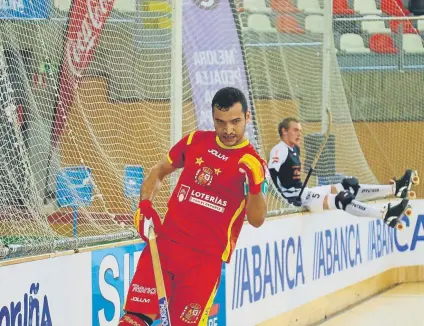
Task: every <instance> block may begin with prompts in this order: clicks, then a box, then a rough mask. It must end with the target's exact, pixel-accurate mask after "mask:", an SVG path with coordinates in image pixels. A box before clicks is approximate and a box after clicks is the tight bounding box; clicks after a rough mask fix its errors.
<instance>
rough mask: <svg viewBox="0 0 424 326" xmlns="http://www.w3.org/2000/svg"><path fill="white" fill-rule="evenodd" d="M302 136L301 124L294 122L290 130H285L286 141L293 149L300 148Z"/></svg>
mask: <svg viewBox="0 0 424 326" xmlns="http://www.w3.org/2000/svg"><path fill="white" fill-rule="evenodd" d="M301 136H302V127H301V126H300V123H298V122H295V121H292V122H290V126H289V129H288V130H286V129H283V137H284V141H285V142H286V144H287V145H289V146H290V147H293V146H295V145H297V146H299V144H300V137H301Z"/></svg>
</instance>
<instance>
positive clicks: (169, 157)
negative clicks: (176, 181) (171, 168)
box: [166, 153, 174, 164]
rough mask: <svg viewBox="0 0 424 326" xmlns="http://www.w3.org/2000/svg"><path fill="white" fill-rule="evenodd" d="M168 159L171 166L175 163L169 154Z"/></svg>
mask: <svg viewBox="0 0 424 326" xmlns="http://www.w3.org/2000/svg"><path fill="white" fill-rule="evenodd" d="M166 157H167V158H168V162H169V164H172V163H174V161H173V160H172V159H171V156H169V153H168V155H167V156H166Z"/></svg>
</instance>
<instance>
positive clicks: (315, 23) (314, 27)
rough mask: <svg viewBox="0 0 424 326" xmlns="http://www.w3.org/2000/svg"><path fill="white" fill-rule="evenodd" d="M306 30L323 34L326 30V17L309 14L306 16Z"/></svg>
mask: <svg viewBox="0 0 424 326" xmlns="http://www.w3.org/2000/svg"><path fill="white" fill-rule="evenodd" d="M305 30H307V31H308V32H311V33H318V34H322V33H323V32H324V17H322V16H320V15H309V16H307V17H306V18H305Z"/></svg>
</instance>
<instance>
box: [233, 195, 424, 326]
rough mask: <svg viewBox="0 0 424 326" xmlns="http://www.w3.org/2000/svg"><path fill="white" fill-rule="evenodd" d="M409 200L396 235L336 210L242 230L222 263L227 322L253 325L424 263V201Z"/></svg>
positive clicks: (381, 225) (380, 224)
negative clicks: (229, 256) (228, 259)
mask: <svg viewBox="0 0 424 326" xmlns="http://www.w3.org/2000/svg"><path fill="white" fill-rule="evenodd" d="M411 203H412V206H413V215H412V216H411V217H409V218H408V217H406V216H404V217H403V220H404V222H405V225H406V228H405V230H404V231H397V230H394V229H391V228H389V227H387V226H386V225H385V224H384V223H383V222H382V220H378V219H371V218H357V217H354V216H351V215H348V214H347V213H345V212H341V211H331V212H326V213H323V214H313V215H303V216H294V217H288V218H282V219H278V220H273V221H269V222H266V223H265V224H264V225H263V226H262V227H261V228H260V229H255V228H253V227H251V226H249V225H245V226H244V227H243V229H242V232H241V235H240V239H239V242H238V243H237V248H236V250H235V252H234V254H233V258H232V261H231V263H230V264H229V265H228V266H227V273H226V282H227V287H226V297H227V298H226V300H227V325H239V324H242V325H245V326H250V325H252V326H253V325H257V324H259V323H261V322H264V321H266V320H268V319H270V318H272V317H275V316H278V315H280V314H282V313H284V312H286V311H289V310H291V309H294V308H296V307H298V306H301V305H303V304H305V303H308V302H311V301H312V300H315V299H317V298H319V297H322V296H325V295H327V294H330V293H332V292H334V291H337V290H340V289H342V288H345V287H347V286H350V285H353V284H355V283H358V282H361V281H363V280H365V279H367V278H370V277H372V276H374V275H377V274H379V273H382V272H384V271H386V270H388V269H390V268H394V267H398V266H408V265H420V264H424V201H411ZM380 205H382V204H380Z"/></svg>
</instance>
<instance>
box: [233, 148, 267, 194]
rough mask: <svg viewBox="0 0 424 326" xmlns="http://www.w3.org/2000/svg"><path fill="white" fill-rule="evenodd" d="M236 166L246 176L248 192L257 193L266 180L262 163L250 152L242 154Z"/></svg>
mask: <svg viewBox="0 0 424 326" xmlns="http://www.w3.org/2000/svg"><path fill="white" fill-rule="evenodd" d="M238 167H239V171H240V172H243V173H245V174H246V176H247V180H248V183H249V192H250V193H251V194H253V195H256V194H258V193H259V192H260V191H261V190H262V184H263V183H264V181H266V180H265V173H266V172H265V169H266V167H265V166H264V163H263V162H261V161H259V160H258V159H257V158H256V157H255V156H253V155H251V154H244V155H243V157H242V158H241V159H240V160H239V162H238Z"/></svg>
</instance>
